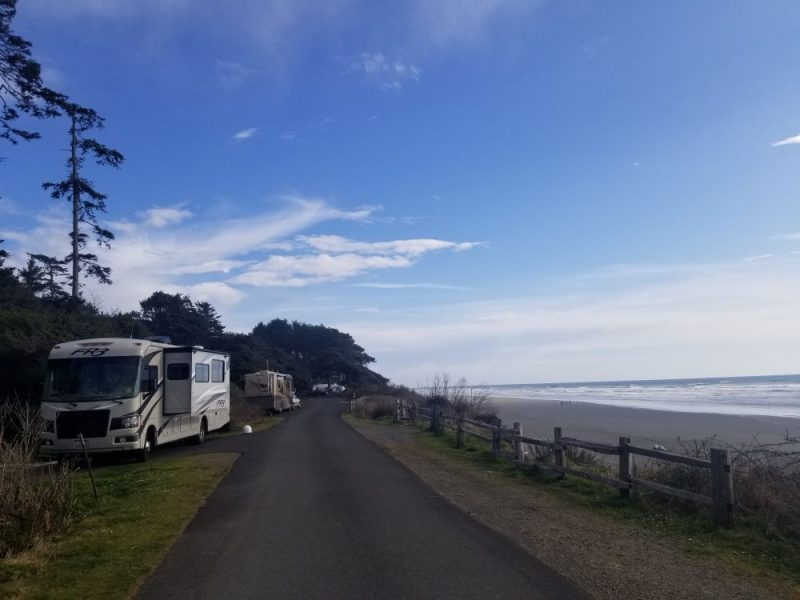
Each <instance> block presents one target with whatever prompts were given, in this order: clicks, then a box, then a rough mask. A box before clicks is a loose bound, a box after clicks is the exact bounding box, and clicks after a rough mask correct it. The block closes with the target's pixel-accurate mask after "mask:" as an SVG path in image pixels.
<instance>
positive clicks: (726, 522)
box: [394, 400, 734, 527]
mask: <svg viewBox="0 0 800 600" xmlns="http://www.w3.org/2000/svg"><path fill="white" fill-rule="evenodd" d="M394 421H395V422H400V421H411V422H412V423H414V424H417V423H420V422H421V421H426V422H428V423H430V424H431V428H432V429H434V430H438V431H442V430H443V429H444V428H445V427H448V428H450V429H452V430H454V431H455V434H456V446H457V447H459V448H463V447H464V444H465V436H467V435H470V436H474V437H477V438H480V439H482V440H485V441H487V442H489V443H490V444H491V452H492V454H494V455H495V456H497V457H501V458H505V459H507V460H510V461H511V462H513V463H514V464H516V465H519V466H522V467H525V468H527V467H531V468H535V469H537V470H542V471H549V472H551V473H554V474H555V475H556V476H557V477H559V478H560V479H563V478H564V477H566V476H571V477H579V478H583V479H589V480H591V481H596V482H599V483H602V484H605V485H607V486H610V487H613V488H615V489H617V490H618V491H619V494H620V496H622V497H628V496H630V494H631V491H632V490H636V488H644V489H647V490H651V491H655V492H658V493H661V494H666V495H669V496H673V497H676V498H680V499H681V500H686V501H689V502H694V503H696V504H701V505H704V506H709V507H711V512H712V515H713V518H714V523H716V524H717V525H719V526H722V527H732V526H733V521H734V515H733V507H734V502H733V476H732V473H731V459H730V451H729V450H727V449H721V448H711V450H710V456H709V458H710V460H705V459H702V458H694V457H691V456H684V455H681V454H674V453H672V452H665V451H662V450H655V449H651V448H643V447H640V446H635V445H633V444H631V440H630V438H629V437H620V438H619V441H618V443H617V444H616V445H613V444H605V443H600V442H591V441H586V440H579V439H577V438H571V437H567V436H565V435H564V434H563V431H562V429H561V427H555V428H554V429H553V439H552V440H544V439H539V438H535V437H531V436H526V435H523V433H522V426H521V424H520V423H514V426H513V428H512V429H507V428H504V427H503V425H502V422H501V420H500V419H499V418H497V417H494V418H493V419H492V422H491V423H489V422H485V421H478V420H474V419H469V418H467V417H465V416H463V415H455V416H453V415H446V414H445V413H444V411H443V410H442V408H441V407H438V406H435V407H427V408H426V407H422V406H419V405H416V404H412V403H406V402H404V401H401V400H397V401H396V408H395V413H394ZM504 441H505V442H508V443H509V444H510V446H511V448H512V449H513V451H511V452H508V451H507V450H504V448H503V442H504ZM525 445H529V446H531V447H534V448H544V449H545V450H546V451H547V453H548V454H551V455H552V462H544V461H540V460H536V458H535V456H534V461H533V462H532V463H529V462H528V461H527V460H526V454H525V453H524V446H525ZM570 447H571V448H582V449H584V450H588V451H590V452H595V453H597V454H603V455H610V456H617V457H618V459H617V461H615V462H616V463H617V465H616V467H617V468H616V469H614V470H615V471H616V477H608V476H605V475H602V474H600V473H593V472H589V471H585V470H581V469H578V468H574V467H573V466H570V465H569V464H568V460H567V449H568V448H570ZM534 455H535V453H534ZM635 455H639V456H646V457H648V458H655V459H658V460H663V461H668V462H672V463H678V464H682V465H687V466H690V467H697V468H700V469H707V470H708V471H709V477H710V479H711V481H710V484H711V485H710V487H711V495H710V496H705V495H703V494H698V493H695V492H690V491H687V490H682V489H679V488H675V487H672V486H668V485H664V484H662V483H656V482H655V481H648V480H646V479H640V478H638V477H636V476H635V470H634V456H635Z"/></svg>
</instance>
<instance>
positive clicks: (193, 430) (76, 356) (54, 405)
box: [41, 338, 230, 460]
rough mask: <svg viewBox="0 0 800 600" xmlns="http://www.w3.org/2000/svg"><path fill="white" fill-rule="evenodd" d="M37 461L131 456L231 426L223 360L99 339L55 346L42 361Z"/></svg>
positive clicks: (194, 349) (189, 350)
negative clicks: (95, 455)
mask: <svg viewBox="0 0 800 600" xmlns="http://www.w3.org/2000/svg"><path fill="white" fill-rule="evenodd" d="M41 415H42V418H43V419H44V432H43V433H42V439H41V451H42V453H43V454H49V455H56V456H62V455H66V454H74V453H80V452H83V448H84V445H85V446H86V447H87V450H88V451H89V452H118V451H126V450H127V451H133V452H135V453H136V456H137V458H138V459H139V460H147V457H148V456H149V454H150V452H151V450H152V449H153V448H155V447H156V446H157V445H159V444H163V443H166V442H172V441H175V440H180V439H183V438H190V437H193V438H194V439H195V441H196V442H198V443H202V442H203V440H204V439H205V435H206V433H208V432H209V431H214V430H216V429H221V428H223V427H225V426H226V425H227V424H228V423H229V422H230V356H229V355H228V354H226V353H224V352H216V351H214V350H206V349H205V348H203V347H201V346H174V345H172V344H166V343H163V342H157V341H151V340H136V339H126V338H101V339H91V340H78V341H74V342H65V343H62V344H58V345H57V346H55V347H54V348H53V350H52V351H51V352H50V357H49V359H48V361H47V374H46V376H45V385H44V396H43V398H42V405H41Z"/></svg>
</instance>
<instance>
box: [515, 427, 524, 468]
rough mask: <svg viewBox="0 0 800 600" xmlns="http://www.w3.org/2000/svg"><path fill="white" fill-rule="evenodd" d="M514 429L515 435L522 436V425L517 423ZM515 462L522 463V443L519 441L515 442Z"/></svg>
mask: <svg viewBox="0 0 800 600" xmlns="http://www.w3.org/2000/svg"><path fill="white" fill-rule="evenodd" d="M513 429H514V435H522V423H519V422H515V423H514V426H513ZM514 460H515V461H516V462H521V461H522V442H520V441H519V440H517V439H515V440H514Z"/></svg>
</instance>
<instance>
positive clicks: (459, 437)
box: [456, 411, 465, 448]
mask: <svg viewBox="0 0 800 600" xmlns="http://www.w3.org/2000/svg"><path fill="white" fill-rule="evenodd" d="M464 427H465V423H464V413H463V412H461V411H459V412H458V413H457V414H456V448H463V447H464Z"/></svg>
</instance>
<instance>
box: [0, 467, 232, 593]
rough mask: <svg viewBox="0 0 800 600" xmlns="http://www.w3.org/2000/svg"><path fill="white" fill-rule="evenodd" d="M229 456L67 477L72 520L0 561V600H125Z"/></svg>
mask: <svg viewBox="0 0 800 600" xmlns="http://www.w3.org/2000/svg"><path fill="white" fill-rule="evenodd" d="M236 457H237V455H236V454H232V453H225V454H221V453H219V454H200V455H197V456H188V457H181V458H168V459H164V460H154V461H151V462H149V463H145V464H133V465H120V466H115V467H113V468H107V469H100V470H98V471H97V472H96V473H95V477H96V479H97V488H98V494H99V501H98V502H96V503H95V501H94V497H93V495H92V490H91V484H90V482H89V475H88V473H86V472H85V471H81V472H78V473H76V475H75V481H74V485H75V496H76V502H77V506H76V512H77V515H78V516H77V518H76V521H75V523H74V524H73V525H72V526H71V527H70V528H69V529H68V530H67V531H66V532H64V534H63V535H61V536H60V537H58V538H57V539H53V540H50V541H49V542H47V543H44V544H41V545H40V546H39V547H37V548H34V549H32V550H29V551H27V552H24V553H22V554H20V555H17V556H15V557H13V558H10V559H5V560H1V561H0V597H1V598H48V599H50V598H53V599H61V598H63V599H65V600H66V599H73V598H82V599H93V598H97V599H112V598H129V597H131V596H132V595H133V593H134V592H135V590H136V589H137V588H138V585H139V583H140V582H141V581H142V580H143V579H144V578H145V577H146V576H147V575H148V574H149V573H150V572H151V571H152V570H153V569H154V568H155V567H156V566H157V565H158V564H159V563H160V562H161V559H162V558H163V556H164V555H165V554H166V552H167V550H168V549H169V548H170V546H172V544H173V542H174V541H175V539H177V537H178V536H179V535H180V534H181V532H182V531H183V529H184V528H185V527H186V525H187V524H188V523H189V521H191V519H192V517H193V516H194V515H195V513H196V512H197V510H198V509H199V507H200V506H201V505H202V504H203V501H204V500H205V499H206V497H207V496H208V495H209V494H210V493H211V491H212V490H213V489H214V487H216V485H217V483H218V482H219V481H220V479H221V478H222V476H223V475H225V473H227V472H228V470H229V469H230V468H231V466H232V465H233V463H234V461H235V460H236Z"/></svg>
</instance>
